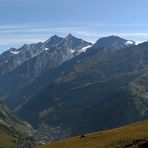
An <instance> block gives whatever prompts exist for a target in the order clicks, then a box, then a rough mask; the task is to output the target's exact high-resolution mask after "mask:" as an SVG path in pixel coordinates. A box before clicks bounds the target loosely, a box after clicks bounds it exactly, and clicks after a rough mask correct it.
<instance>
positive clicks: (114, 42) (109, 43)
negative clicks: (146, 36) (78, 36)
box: [94, 36, 136, 50]
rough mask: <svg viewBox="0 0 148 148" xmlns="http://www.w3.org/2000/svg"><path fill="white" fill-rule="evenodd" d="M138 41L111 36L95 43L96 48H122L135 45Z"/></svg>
mask: <svg viewBox="0 0 148 148" xmlns="http://www.w3.org/2000/svg"><path fill="white" fill-rule="evenodd" d="M135 44H136V43H135V42H134V41H131V40H125V39H122V38H120V37H118V36H109V37H104V38H101V39H99V40H98V41H97V42H96V43H95V44H94V48H105V49H111V50H117V49H122V48H125V47H127V46H133V45H135Z"/></svg>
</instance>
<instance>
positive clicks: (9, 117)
mask: <svg viewBox="0 0 148 148" xmlns="http://www.w3.org/2000/svg"><path fill="white" fill-rule="evenodd" d="M32 144H33V139H32V138H31V137H29V133H28V127H27V123H24V122H22V121H20V120H19V119H18V118H17V117H16V116H15V115H13V114H12V113H11V112H10V111H9V109H8V108H7V107H6V106H5V105H4V104H2V102H0V148H23V147H24V148H31V147H32Z"/></svg>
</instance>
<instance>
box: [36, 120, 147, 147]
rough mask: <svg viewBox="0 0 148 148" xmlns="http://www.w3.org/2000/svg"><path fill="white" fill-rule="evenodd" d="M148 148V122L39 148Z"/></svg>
mask: <svg viewBox="0 0 148 148" xmlns="http://www.w3.org/2000/svg"><path fill="white" fill-rule="evenodd" d="M126 147H130V148H148V120H146V121H143V122H138V123H135V124H132V125H128V126H124V127H120V128H116V129H111V130H108V131H102V132H98V133H92V134H88V135H85V137H84V138H80V137H74V138H70V139H67V140H63V141H59V142H54V143H50V144H48V145H43V146H39V147H38V148H126Z"/></svg>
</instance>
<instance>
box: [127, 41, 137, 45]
mask: <svg viewBox="0 0 148 148" xmlns="http://www.w3.org/2000/svg"><path fill="white" fill-rule="evenodd" d="M134 44H135V42H134V41H130V40H129V41H126V43H125V45H134Z"/></svg>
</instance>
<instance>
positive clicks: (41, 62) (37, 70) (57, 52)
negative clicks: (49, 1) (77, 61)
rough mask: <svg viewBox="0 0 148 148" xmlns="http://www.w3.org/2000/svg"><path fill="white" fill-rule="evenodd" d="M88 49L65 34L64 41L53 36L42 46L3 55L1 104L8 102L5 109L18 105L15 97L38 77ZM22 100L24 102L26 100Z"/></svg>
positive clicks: (74, 38)
mask: <svg viewBox="0 0 148 148" xmlns="http://www.w3.org/2000/svg"><path fill="white" fill-rule="evenodd" d="M90 46H92V44H91V43H89V42H86V41H84V40H82V39H79V38H76V37H74V36H72V35H71V34H69V35H68V36H67V37H66V38H61V37H58V36H53V37H51V38H49V39H48V40H47V41H45V42H44V43H37V44H30V45H24V46H23V47H21V48H19V49H13V50H12V49H10V50H9V51H6V52H4V53H3V54H2V55H0V69H1V71H0V73H1V76H0V83H1V84H3V85H1V86H0V94H1V98H2V100H4V99H6V100H8V101H6V102H10V103H8V105H10V104H11V105H12V106H13V104H16V102H19V103H20V102H21V103H22V102H23V101H22V99H21V98H22V97H21V98H19V97H18V95H19V94H20V91H21V90H22V89H23V88H24V87H25V86H26V87H27V86H28V84H30V83H32V82H33V81H34V80H35V79H36V78H37V77H39V76H40V75H42V73H44V72H46V71H49V70H50V69H53V68H56V67H58V66H60V65H61V64H62V63H63V62H66V61H67V60H70V59H71V58H73V57H75V56H77V55H79V54H81V53H82V52H85V51H86V50H87V48H89V47H90ZM14 84H15V86H14ZM22 91H23V90H22ZM30 95H31V94H30ZM12 98H13V99H12ZM23 98H24V99H23V100H26V97H23ZM15 106H16V105H15Z"/></svg>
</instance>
